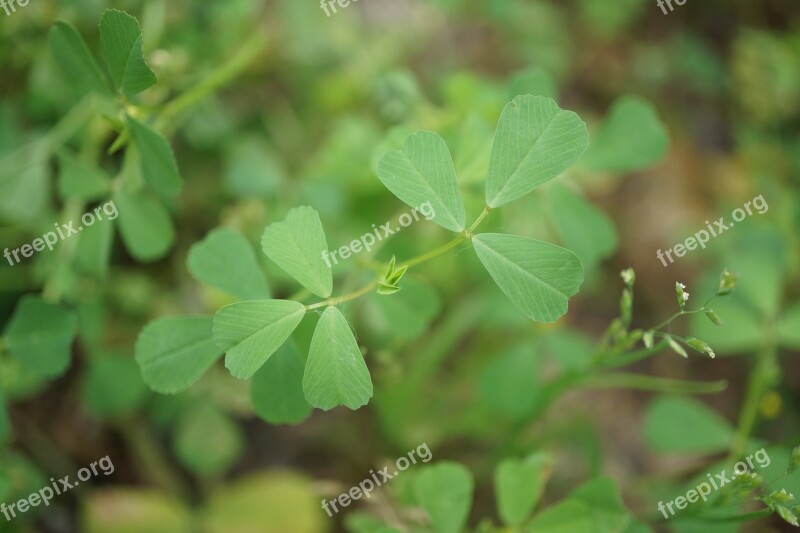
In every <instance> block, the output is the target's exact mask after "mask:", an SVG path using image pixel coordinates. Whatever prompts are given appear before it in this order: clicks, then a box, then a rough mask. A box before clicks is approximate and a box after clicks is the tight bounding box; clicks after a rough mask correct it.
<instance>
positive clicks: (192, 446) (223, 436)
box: [173, 402, 244, 476]
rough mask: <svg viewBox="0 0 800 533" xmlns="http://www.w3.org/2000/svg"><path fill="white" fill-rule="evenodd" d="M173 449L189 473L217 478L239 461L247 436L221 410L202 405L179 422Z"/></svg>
mask: <svg viewBox="0 0 800 533" xmlns="http://www.w3.org/2000/svg"><path fill="white" fill-rule="evenodd" d="M173 446H174V448H175V455H176V456H177V458H178V460H179V461H180V462H181V463H182V464H183V465H184V466H186V467H187V468H188V469H189V470H190V471H192V472H194V473H196V474H200V475H205V476H217V475H220V474H222V473H224V472H225V471H226V470H228V469H230V468H231V467H232V466H233V465H234V464H235V462H236V461H237V460H238V459H239V457H240V455H241V453H242V449H243V448H244V437H243V436H242V433H241V429H239V426H237V425H236V424H235V423H234V421H233V420H231V419H230V417H228V416H227V415H226V414H225V413H223V412H222V411H220V409H219V408H218V407H216V406H215V405H214V404H212V403H209V402H201V403H198V404H197V405H195V406H193V408H191V409H189V410H188V411H187V412H186V413H184V415H183V416H182V417H181V419H180V420H179V422H178V425H177V427H176V428H175V436H174V442H173Z"/></svg>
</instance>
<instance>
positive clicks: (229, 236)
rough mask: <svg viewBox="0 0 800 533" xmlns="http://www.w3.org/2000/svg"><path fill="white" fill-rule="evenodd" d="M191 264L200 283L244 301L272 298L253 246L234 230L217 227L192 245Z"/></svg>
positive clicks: (188, 263)
mask: <svg viewBox="0 0 800 533" xmlns="http://www.w3.org/2000/svg"><path fill="white" fill-rule="evenodd" d="M187 265H188V267H189V272H190V273H191V274H192V276H193V277H194V278H195V279H196V280H197V281H200V282H201V283H205V284H207V285H210V286H211V287H216V288H217V289H220V290H222V291H225V292H227V293H228V294H230V295H232V296H235V297H236V298H238V299H240V300H258V299H262V298H269V297H270V291H269V287H268V286H267V280H266V278H265V277H264V272H263V271H262V270H261V267H260V266H259V264H258V260H257V259H256V255H255V252H253V247H252V246H251V245H250V243H249V242H247V239H246V238H245V237H244V236H243V235H242V234H241V233H239V232H238V231H236V230H234V229H232V228H217V229H215V230H213V231H211V232H210V233H209V234H208V235H206V237H205V239H203V240H202V241H200V242H199V243H196V244H194V245H192V247H191V249H190V250H189V257H188V260H187Z"/></svg>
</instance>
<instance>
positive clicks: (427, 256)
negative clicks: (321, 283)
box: [306, 207, 491, 311]
mask: <svg viewBox="0 0 800 533" xmlns="http://www.w3.org/2000/svg"><path fill="white" fill-rule="evenodd" d="M490 210H491V209H490V208H489V207H486V208H485V209H484V210H483V212H482V213H481V214H480V216H479V217H478V218H477V219H476V220H475V222H473V223H472V225H471V226H470V227H469V229H466V230H464V231H463V232H462V233H461V235H459V236H458V237H456V238H455V239H453V240H451V241H450V242H447V243H445V244H443V245H442V246H439V247H438V248H434V249H433V250H431V251H430V252H427V253H424V254H422V255H418V256H417V257H414V258H412V259H410V260H408V261H406V262H405V263H403V264H402V265H399V266H398V267H397V270H399V269H401V268H411V267H413V266H417V265H419V264H422V263H424V262H426V261H430V260H431V259H433V258H434V257H438V256H440V255H442V254H443V253H445V252H447V251H449V250H452V249H453V248H455V247H456V246H458V245H459V244H461V243H462V242H464V241H465V240H467V239H471V238H472V232H473V231H474V230H475V228H477V227H478V226H479V225H480V223H481V222H483V219H485V218H486V216H487V215H488V214H489V211H490ZM382 271H383V269H381V270H380V272H382ZM380 279H381V277H380V275H379V276H378V277H377V278H376V279H374V280H372V281H371V282H370V284H369V285H366V286H364V287H362V288H360V289H358V290H357V291H354V292H351V293H348V294H345V295H343V296H337V297H336V298H328V299H327V300H323V301H321V302H317V303H315V304H311V305H307V306H306V311H312V310H314V309H319V308H320V307H327V306H330V305H338V304H340V303H344V302H349V301H350V300H355V299H356V298H360V297H361V296H364V295H365V294H367V293H368V292H369V291H371V290H372V289H374V288H375V287H377V286H378V283H379V282H380Z"/></svg>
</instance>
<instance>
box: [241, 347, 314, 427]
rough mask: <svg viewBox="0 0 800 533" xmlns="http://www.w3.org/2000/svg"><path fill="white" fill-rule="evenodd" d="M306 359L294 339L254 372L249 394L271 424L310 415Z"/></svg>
mask: <svg viewBox="0 0 800 533" xmlns="http://www.w3.org/2000/svg"><path fill="white" fill-rule="evenodd" d="M304 369H305V359H304V358H303V356H302V355H301V354H300V352H299V351H298V350H297V347H296V346H295V345H294V343H292V342H287V343H285V344H284V345H283V346H281V347H280V348H278V351H277V352H275V354H274V355H273V356H272V357H270V358H269V359H268V360H267V362H266V363H264V366H262V367H261V368H260V369H259V370H258V372H256V374H255V376H253V385H252V387H250V397H251V399H252V400H253V409H254V410H255V412H256V414H257V415H258V416H260V417H261V418H263V419H264V420H266V421H267V422H269V423H270V424H292V425H294V424H299V423H301V422H303V421H304V420H305V419H307V418H308V417H309V416H310V415H311V411H312V407H311V405H309V403H308V402H307V401H306V397H305V394H304V393H303V371H304Z"/></svg>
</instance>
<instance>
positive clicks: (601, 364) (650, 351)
mask: <svg viewBox="0 0 800 533" xmlns="http://www.w3.org/2000/svg"><path fill="white" fill-rule="evenodd" d="M668 345H669V344H668V343H667V342H666V341H663V342H659V343H658V344H655V345H654V346H653V347H652V348H643V349H641V350H636V351H634V352H630V353H626V354H623V355H621V356H619V357H616V358H614V359H608V360H602V359H601V360H599V361H598V362H597V363H595V365H596V366H597V367H598V368H617V367H621V366H627V365H630V364H632V363H635V362H637V361H641V360H642V359H647V358H648V357H650V356H651V355H655V354H657V353H659V352H660V351H661V350H664V349H665V348H666V347H667V346H668Z"/></svg>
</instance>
